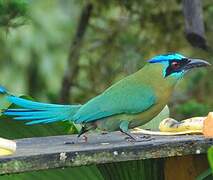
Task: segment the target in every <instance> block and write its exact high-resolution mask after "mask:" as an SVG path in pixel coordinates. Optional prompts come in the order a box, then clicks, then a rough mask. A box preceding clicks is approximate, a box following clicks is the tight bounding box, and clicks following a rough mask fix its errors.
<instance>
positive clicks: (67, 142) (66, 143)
mask: <svg viewBox="0 0 213 180" xmlns="http://www.w3.org/2000/svg"><path fill="white" fill-rule="evenodd" d="M64 144H65V145H69V144H75V142H73V141H65V142H64Z"/></svg>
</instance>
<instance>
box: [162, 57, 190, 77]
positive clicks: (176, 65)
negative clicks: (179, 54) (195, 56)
mask: <svg viewBox="0 0 213 180" xmlns="http://www.w3.org/2000/svg"><path fill="white" fill-rule="evenodd" d="M189 61H190V60H189V59H187V58H183V59H181V60H176V59H174V60H172V61H169V66H168V67H167V69H166V75H165V77H167V76H169V75H170V74H172V73H176V72H180V71H182V68H183V67H184V66H185V65H186V64H187V63H188V62H189Z"/></svg>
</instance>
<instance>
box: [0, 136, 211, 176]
mask: <svg viewBox="0 0 213 180" xmlns="http://www.w3.org/2000/svg"><path fill="white" fill-rule="evenodd" d="M138 136H141V141H139V142H129V141H127V140H126V139H125V137H126V136H124V135H123V134H121V133H120V132H113V133H108V134H103V135H102V134H90V135H89V136H88V142H86V143H85V142H83V141H82V140H79V141H78V142H76V140H77V137H76V135H66V136H49V137H39V138H26V139H17V140H16V142H17V151H16V153H15V154H13V155H11V156H5V157H1V158H0V174H2V175H3V174H11V173H20V172H27V171H37V170H45V169H54V168H63V167H74V166H82V165H83V166H84V165H90V164H96V165H98V164H106V163H118V162H123V161H134V160H145V159H153V158H164V159H165V160H166V161H167V165H165V168H166V167H167V170H168V168H172V167H170V165H168V163H169V162H170V163H173V170H175V163H176V162H177V161H178V159H177V158H175V156H181V158H183V159H182V160H183V161H185V163H190V162H188V160H187V158H189V157H192V156H193V157H195V158H196V157H197V158H198V161H199V163H200V164H202V166H201V168H198V169H200V170H199V171H201V170H203V169H205V168H204V167H203V163H201V161H202V162H203V161H205V163H204V164H206V165H205V167H207V166H208V164H207V161H206V158H205V156H202V155H201V154H204V153H206V151H207V149H208V148H209V147H210V146H211V145H213V139H212V138H204V137H203V136H202V135H184V136H150V137H148V138H147V137H143V135H140V134H139V135H138ZM201 156H202V157H204V158H200V157H201ZM172 157H173V158H172ZM201 159H202V160H201ZM203 159H205V160H203ZM168 160H169V161H168ZM171 160H172V161H171ZM179 161H180V159H179ZM177 163H178V162H177ZM179 163H180V162H179ZM176 165H177V164H176ZM168 171H169V170H168ZM179 173H180V172H179Z"/></svg>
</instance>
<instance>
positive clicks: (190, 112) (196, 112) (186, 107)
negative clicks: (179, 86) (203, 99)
mask: <svg viewBox="0 0 213 180" xmlns="http://www.w3.org/2000/svg"><path fill="white" fill-rule="evenodd" d="M210 110H211V109H210V108H209V106H208V105H206V104H202V103H199V102H197V101H196V100H190V101H187V102H185V103H183V104H181V106H179V107H178V108H177V109H176V111H177V113H178V114H181V115H182V116H183V117H193V116H206V115H207V114H208V112H209V111H210Z"/></svg>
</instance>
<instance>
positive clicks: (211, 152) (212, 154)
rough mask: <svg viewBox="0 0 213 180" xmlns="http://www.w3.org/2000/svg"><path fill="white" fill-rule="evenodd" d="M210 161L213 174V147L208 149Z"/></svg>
mask: <svg viewBox="0 0 213 180" xmlns="http://www.w3.org/2000/svg"><path fill="white" fill-rule="evenodd" d="M208 160H209V164H210V167H211V169H212V172H213V147H211V148H209V149H208Z"/></svg>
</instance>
